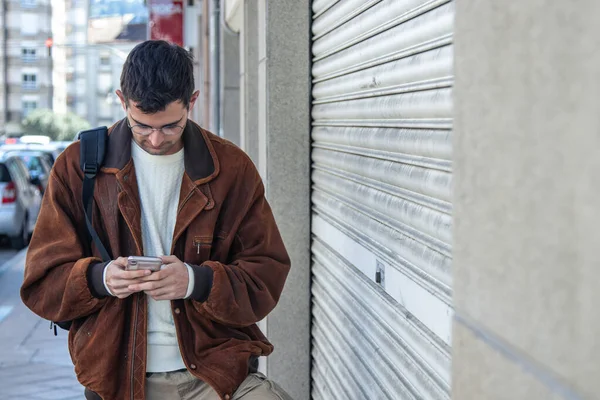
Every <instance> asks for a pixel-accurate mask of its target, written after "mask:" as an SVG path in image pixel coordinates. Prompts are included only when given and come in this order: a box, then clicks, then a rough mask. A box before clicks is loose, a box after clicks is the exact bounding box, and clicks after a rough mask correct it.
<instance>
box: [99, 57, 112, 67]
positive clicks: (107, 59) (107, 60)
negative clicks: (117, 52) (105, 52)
mask: <svg viewBox="0 0 600 400" xmlns="http://www.w3.org/2000/svg"><path fill="white" fill-rule="evenodd" d="M100 65H103V66H108V65H110V57H109V56H100Z"/></svg>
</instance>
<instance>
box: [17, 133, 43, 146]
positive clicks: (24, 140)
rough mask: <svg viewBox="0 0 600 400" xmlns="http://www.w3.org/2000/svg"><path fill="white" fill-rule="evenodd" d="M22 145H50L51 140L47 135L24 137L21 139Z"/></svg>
mask: <svg viewBox="0 0 600 400" xmlns="http://www.w3.org/2000/svg"><path fill="white" fill-rule="evenodd" d="M19 141H20V142H21V143H32V144H49V143H50V141H51V139H50V137H49V136H45V135H23V136H21V137H20V138H19Z"/></svg>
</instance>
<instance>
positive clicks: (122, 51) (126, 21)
mask: <svg viewBox="0 0 600 400" xmlns="http://www.w3.org/2000/svg"><path fill="white" fill-rule="evenodd" d="M53 22H54V25H53V27H54V33H55V37H56V40H55V46H54V47H55V50H54V53H55V56H54V64H55V69H54V80H55V85H56V90H55V96H54V100H55V111H56V112H57V113H64V112H72V113H75V114H77V115H78V116H80V117H82V118H84V119H86V120H87V121H88V122H89V123H90V124H91V125H92V126H101V125H111V124H112V123H113V122H114V121H117V120H119V119H121V118H123V116H124V112H123V110H122V107H121V104H120V102H119V101H118V98H117V96H116V95H115V90H117V89H118V88H119V87H120V76H121V70H122V67H123V63H124V62H125V59H126V57H127V54H128V53H129V52H130V51H131V49H133V47H135V45H136V44H138V43H140V42H142V41H143V40H145V39H146V37H147V11H146V8H145V6H144V4H143V1H141V0H140V1H137V2H135V1H133V2H131V1H130V2H114V1H89V0H66V1H56V5H55V14H54V21H53Z"/></svg>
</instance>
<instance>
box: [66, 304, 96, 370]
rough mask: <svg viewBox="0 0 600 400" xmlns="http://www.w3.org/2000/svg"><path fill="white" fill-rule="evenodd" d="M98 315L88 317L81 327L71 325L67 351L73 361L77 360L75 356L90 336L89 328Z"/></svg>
mask: <svg viewBox="0 0 600 400" xmlns="http://www.w3.org/2000/svg"><path fill="white" fill-rule="evenodd" d="M97 317H98V314H92V315H89V316H87V317H86V318H85V320H83V321H82V322H81V325H79V327H77V325H75V324H74V325H73V329H72V331H73V335H72V338H73V339H72V340H70V341H69V350H70V353H71V358H72V359H73V361H75V360H77V356H78V355H79V353H80V352H81V349H82V348H83V347H84V346H85V345H86V343H87V342H88V340H89V338H90V337H91V336H92V332H91V328H92V326H93V323H94V322H95V321H96V318H97Z"/></svg>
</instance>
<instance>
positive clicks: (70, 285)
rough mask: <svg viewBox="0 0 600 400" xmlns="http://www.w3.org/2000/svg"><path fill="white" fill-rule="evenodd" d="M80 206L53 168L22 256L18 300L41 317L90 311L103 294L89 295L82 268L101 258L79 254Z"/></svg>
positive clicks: (81, 247) (85, 271)
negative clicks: (22, 278) (23, 261)
mask: <svg viewBox="0 0 600 400" xmlns="http://www.w3.org/2000/svg"><path fill="white" fill-rule="evenodd" d="M82 227H83V229H85V225H84V220H83V210H82V206H81V203H79V202H76V201H75V198H74V195H73V192H72V191H71V190H69V189H68V188H67V186H66V185H65V184H64V183H63V182H62V181H61V180H60V177H59V176H57V174H56V173H55V171H54V169H53V170H52V172H51V174H50V179H49V181H48V187H47V189H46V193H45V195H44V200H43V201H42V207H41V209H40V213H39V216H38V220H37V222H36V228H35V231H34V234H33V237H32V240H31V243H30V245H29V250H28V252H27V257H26V261H25V276H24V281H23V285H22V287H21V299H22V300H23V303H25V305H26V306H27V307H29V308H30V309H31V310H32V311H33V312H34V313H36V314H37V315H39V316H41V317H42V318H45V319H48V320H51V321H68V320H73V319H76V318H82V317H85V316H87V315H90V314H92V313H94V312H95V311H97V310H98V309H100V308H101V307H102V305H103V304H104V302H105V301H106V300H105V299H99V298H96V297H94V296H93V295H92V292H91V291H90V288H89V286H88V270H90V271H91V268H89V267H90V266H91V265H95V264H97V263H100V262H101V261H102V260H101V259H99V258H94V257H86V256H85V253H86V251H85V248H86V247H85V246H84V244H83V243H82V241H81V237H82V236H83V237H85V236H84V235H85V232H86V231H84V230H83V231H82Z"/></svg>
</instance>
